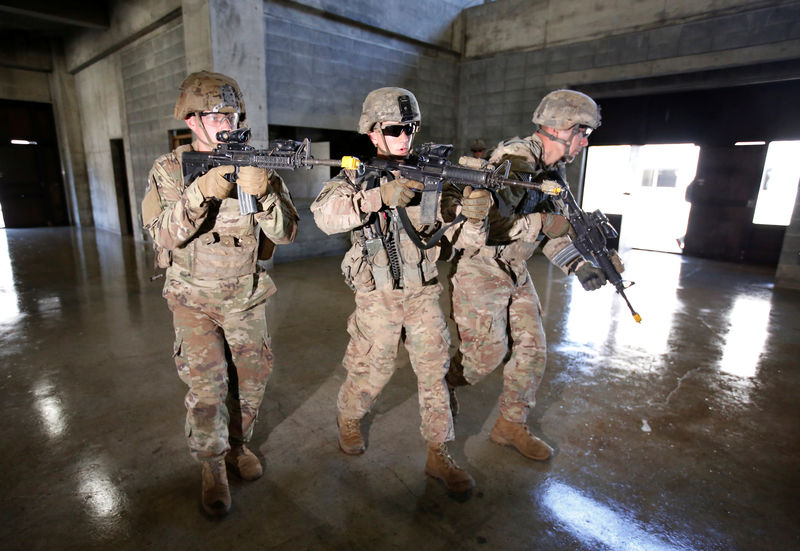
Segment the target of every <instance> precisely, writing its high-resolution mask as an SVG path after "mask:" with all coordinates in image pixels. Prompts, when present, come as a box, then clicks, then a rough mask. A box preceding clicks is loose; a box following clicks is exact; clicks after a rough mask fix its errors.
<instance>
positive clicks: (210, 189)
mask: <svg viewBox="0 0 800 551" xmlns="http://www.w3.org/2000/svg"><path fill="white" fill-rule="evenodd" d="M231 172H233V167H232V166H215V167H214V168H212V169H211V170H209V171H208V172H206V173H205V174H203V175H202V176H200V177H199V178H198V179H197V187H198V188H200V193H202V194H203V197H205V198H206V199H210V198H212V197H216V198H217V199H225V198H226V197H227V196H228V195H229V194H230V192H231V190H232V189H233V184H232V183H230V182H229V181H228V180H226V179H225V175H226V174H230V173H231Z"/></svg>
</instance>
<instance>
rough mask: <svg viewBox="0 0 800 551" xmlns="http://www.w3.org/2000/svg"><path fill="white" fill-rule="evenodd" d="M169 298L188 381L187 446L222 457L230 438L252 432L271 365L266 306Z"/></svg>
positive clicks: (201, 455) (178, 360)
mask: <svg viewBox="0 0 800 551" xmlns="http://www.w3.org/2000/svg"><path fill="white" fill-rule="evenodd" d="M168 302H169V306H170V309H171V310H172V315H173V323H174V326H175V365H176V366H177V368H178V375H179V376H180V378H181V380H182V381H183V382H184V383H186V384H187V385H188V386H189V391H188V392H187V393H186V398H185V400H184V403H185V405H186V410H187V415H186V435H187V438H188V443H189V449H190V450H191V453H192V455H193V456H194V457H195V458H196V459H199V460H209V459H219V458H221V457H224V455H225V453H226V452H227V451H228V450H229V449H230V444H229V442H233V443H243V442H247V441H249V440H250V438H251V436H252V434H253V427H254V425H255V420H256V416H257V415H258V409H259V407H260V406H261V400H262V398H263V397H264V389H265V387H266V384H267V379H268V378H269V375H270V373H271V372H272V365H273V357H272V352H271V351H270V348H269V335H268V333H267V321H266V309H265V306H264V304H263V303H262V304H260V305H258V306H255V307H253V308H250V309H248V310H245V311H236V312H229V311H226V309H225V308H224V306H222V305H221V306H219V307H217V308H214V307H211V306H209V307H207V308H205V309H204V310H202V311H201V310H197V309H194V308H188V307H186V306H183V305H182V304H179V303H178V302H176V301H174V300H168ZM228 354H229V359H226V356H227V355H228ZM229 360H232V364H233V365H229Z"/></svg>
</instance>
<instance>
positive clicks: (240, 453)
mask: <svg viewBox="0 0 800 551" xmlns="http://www.w3.org/2000/svg"><path fill="white" fill-rule="evenodd" d="M225 463H227V464H228V465H229V466H230V468H231V470H233V472H235V473H236V474H237V476H238V477H239V478H241V479H242V480H256V479H257V478H261V475H262V474H264V469H262V468H261V461H259V460H258V457H256V454H254V453H253V452H251V451H250V450H248V449H247V446H245V445H244V444H242V445H239V446H231V449H230V451H229V452H228V453H227V454H226V455H225Z"/></svg>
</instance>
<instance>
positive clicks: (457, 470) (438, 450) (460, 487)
mask: <svg viewBox="0 0 800 551" xmlns="http://www.w3.org/2000/svg"><path fill="white" fill-rule="evenodd" d="M425 474H427V475H428V476H432V477H433V478H438V479H439V480H441V481H442V482H444V485H445V486H446V487H447V489H448V490H449V491H451V492H455V493H462V492H466V491H467V490H470V489H472V488H474V487H475V481H474V480H473V479H472V477H471V476H470V475H469V473H468V472H467V471H465V470H464V469H462V468H461V467H459V466H458V465H456V462H455V460H453V458H452V457H450V454H449V453H448V451H447V444H445V443H444V442H442V443H439V444H437V443H435V442H428V461H427V462H426V463H425Z"/></svg>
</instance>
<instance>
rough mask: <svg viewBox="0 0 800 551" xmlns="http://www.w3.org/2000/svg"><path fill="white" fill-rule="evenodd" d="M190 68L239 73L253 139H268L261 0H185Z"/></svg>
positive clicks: (236, 76)
mask: <svg viewBox="0 0 800 551" xmlns="http://www.w3.org/2000/svg"><path fill="white" fill-rule="evenodd" d="M183 32H184V41H185V48H186V71H187V74H188V73H190V72H192V71H199V70H201V69H208V70H211V71H216V72H219V73H223V74H225V75H228V76H230V77H233V78H234V79H236V82H238V83H239V87H240V88H241V89H242V94H243V95H244V102H245V107H246V109H247V124H248V126H249V127H250V128H252V129H253V139H252V140H251V142H250V143H251V145H254V146H256V147H262V146H264V145H266V142H267V136H268V133H267V78H266V53H265V43H264V3H263V1H262V0H183Z"/></svg>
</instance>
